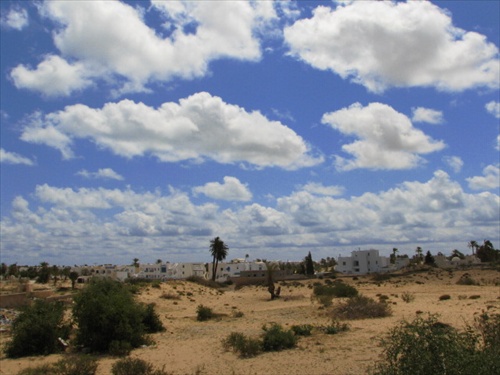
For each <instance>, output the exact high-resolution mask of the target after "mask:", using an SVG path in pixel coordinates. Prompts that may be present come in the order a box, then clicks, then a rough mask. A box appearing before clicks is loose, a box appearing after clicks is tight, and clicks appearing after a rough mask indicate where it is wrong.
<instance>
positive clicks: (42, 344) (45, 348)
mask: <svg viewBox="0 0 500 375" xmlns="http://www.w3.org/2000/svg"><path fill="white" fill-rule="evenodd" d="M64 311H65V307H64V305H63V303H62V302H47V301H45V300H35V301H34V303H33V304H32V305H28V306H25V307H23V308H22V309H21V313H20V314H19V316H18V317H17V318H16V320H14V322H13V323H12V340H11V341H10V342H8V343H7V345H6V348H5V354H6V355H7V357H9V358H17V357H24V356H30V355H47V354H52V353H56V352H58V351H60V350H61V349H62V347H61V345H60V344H59V342H58V338H59V337H61V338H63V339H66V338H67V337H68V335H69V332H70V326H69V325H65V324H64Z"/></svg>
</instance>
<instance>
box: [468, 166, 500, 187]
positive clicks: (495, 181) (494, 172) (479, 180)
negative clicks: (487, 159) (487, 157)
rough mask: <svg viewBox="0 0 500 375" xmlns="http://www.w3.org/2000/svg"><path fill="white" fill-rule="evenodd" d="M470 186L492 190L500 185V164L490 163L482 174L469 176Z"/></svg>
mask: <svg viewBox="0 0 500 375" xmlns="http://www.w3.org/2000/svg"><path fill="white" fill-rule="evenodd" d="M467 182H468V183H469V187H470V188H471V189H474V190H491V189H498V188H499V187H500V164H497V165H488V166H487V167H485V168H484V169H483V175H482V176H474V177H469V178H467Z"/></svg>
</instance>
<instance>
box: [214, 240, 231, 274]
mask: <svg viewBox="0 0 500 375" xmlns="http://www.w3.org/2000/svg"><path fill="white" fill-rule="evenodd" d="M228 250H229V247H227V245H226V244H225V243H224V241H222V240H221V239H220V238H219V237H215V238H214V239H213V240H210V254H212V257H213V260H212V281H215V279H216V277H217V265H218V264H219V262H222V261H223V260H224V259H226V257H227V251H228Z"/></svg>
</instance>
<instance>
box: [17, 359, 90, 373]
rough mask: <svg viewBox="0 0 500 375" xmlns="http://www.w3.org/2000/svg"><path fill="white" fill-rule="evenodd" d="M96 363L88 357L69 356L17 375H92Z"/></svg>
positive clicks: (25, 370)
mask: <svg viewBox="0 0 500 375" xmlns="http://www.w3.org/2000/svg"><path fill="white" fill-rule="evenodd" d="M96 371H97V361H96V359H95V358H93V357H89V356H70V357H68V358H63V359H61V360H59V361H58V362H56V363H54V364H52V365H50V364H47V365H41V366H37V367H32V368H27V369H24V370H22V371H20V372H19V373H18V374H17V375H94V374H95V373H96Z"/></svg>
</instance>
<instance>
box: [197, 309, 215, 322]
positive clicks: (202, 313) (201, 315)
mask: <svg viewBox="0 0 500 375" xmlns="http://www.w3.org/2000/svg"><path fill="white" fill-rule="evenodd" d="M213 316H214V313H213V311H212V309H211V308H210V307H207V306H203V305H198V307H197V308H196V319H197V320H198V321H200V322H204V321H206V320H210V319H212V318H213Z"/></svg>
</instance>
